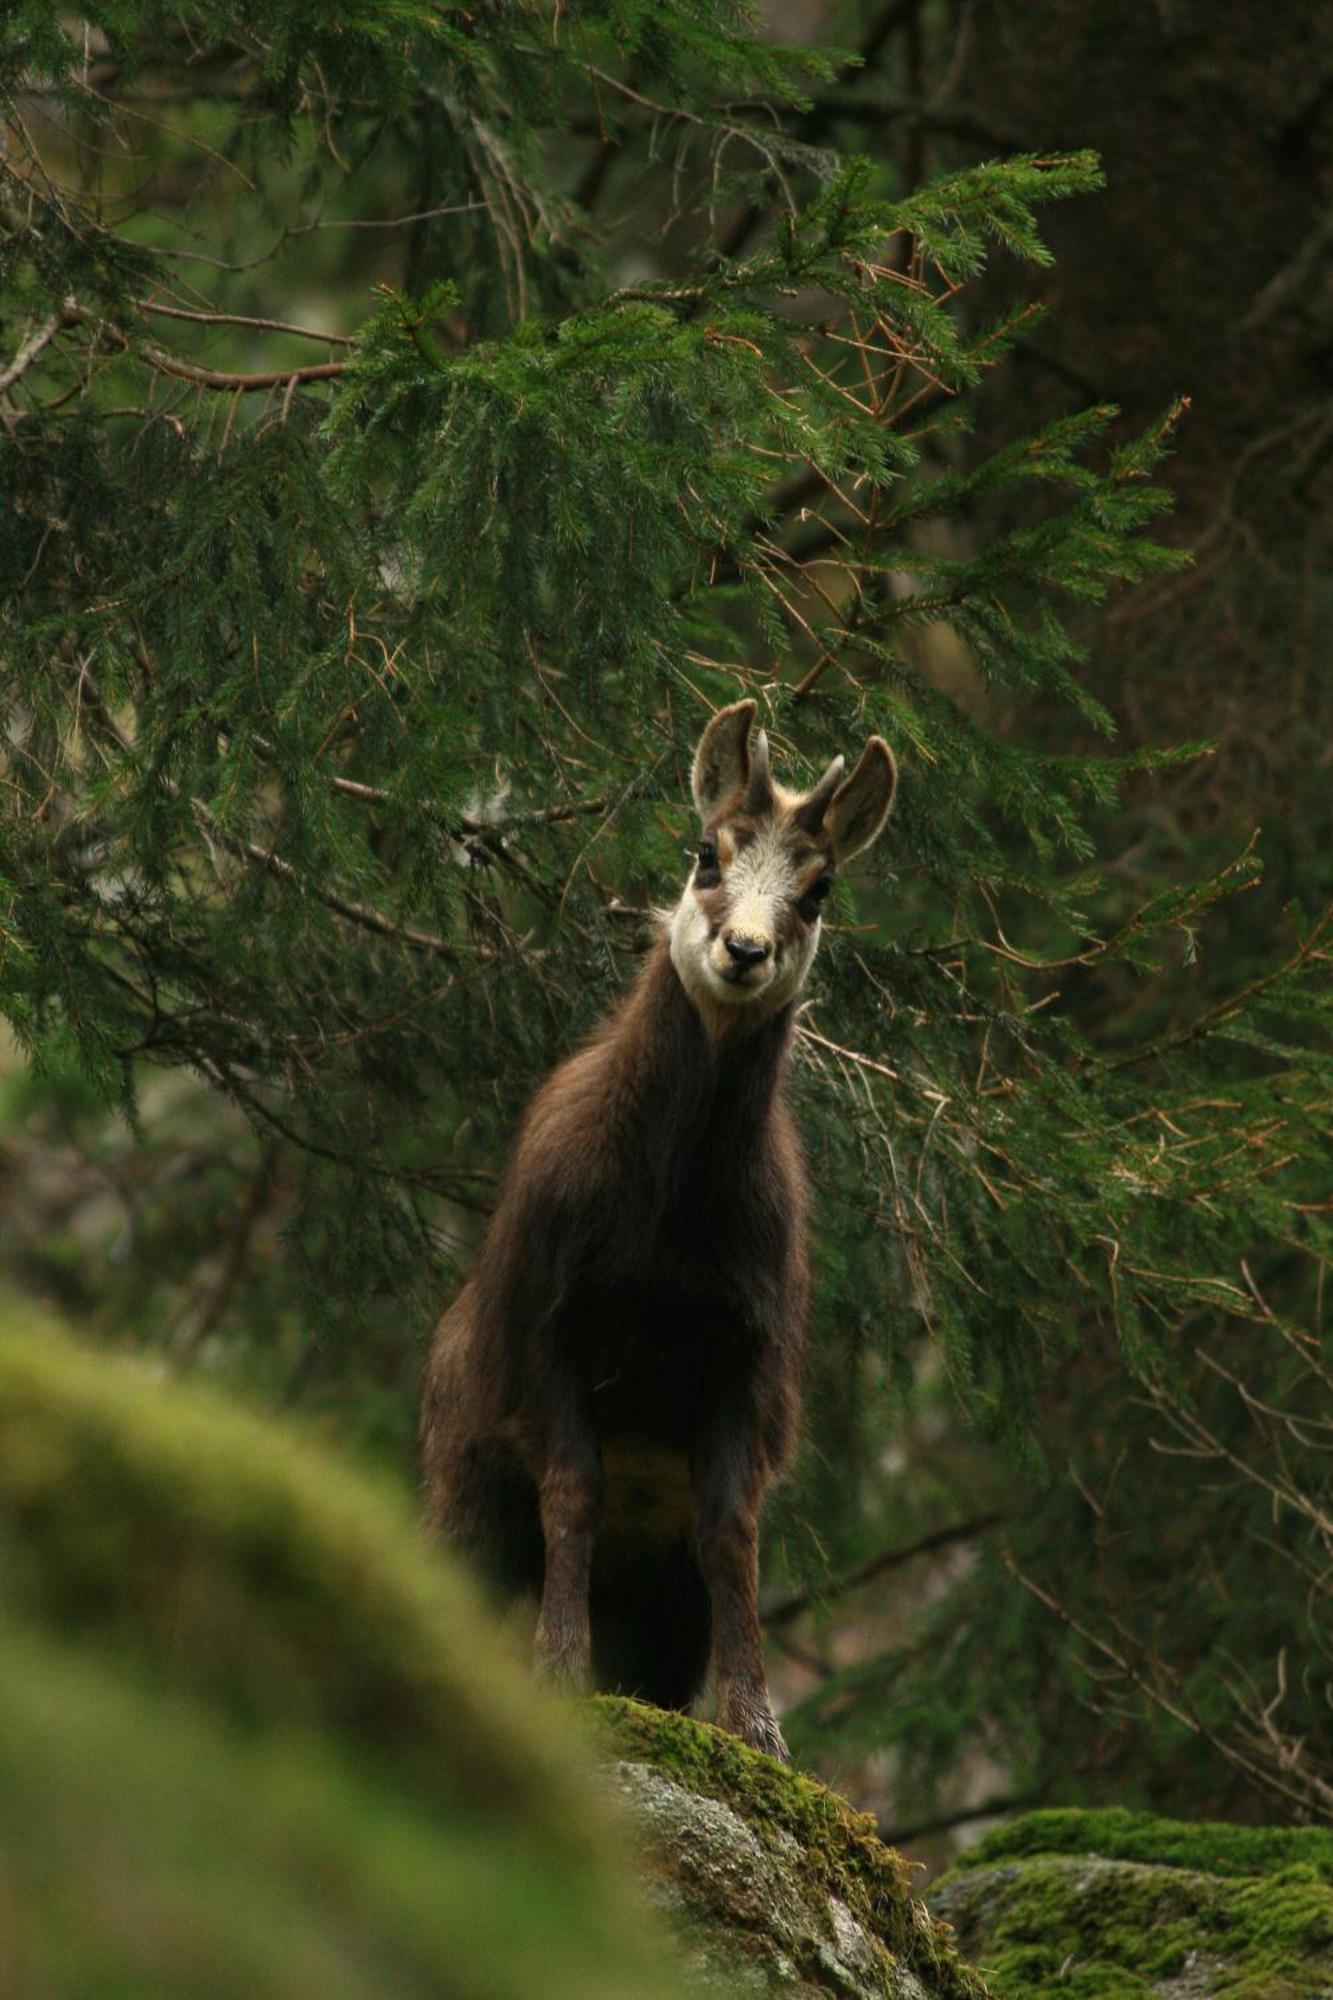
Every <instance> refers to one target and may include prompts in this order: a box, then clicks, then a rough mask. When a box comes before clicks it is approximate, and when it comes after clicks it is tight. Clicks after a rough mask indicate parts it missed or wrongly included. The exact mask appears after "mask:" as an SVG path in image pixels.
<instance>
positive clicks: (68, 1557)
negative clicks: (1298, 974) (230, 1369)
mask: <svg viewBox="0 0 1333 2000" xmlns="http://www.w3.org/2000/svg"><path fill="white" fill-rule="evenodd" d="M0 1629H3V1631H4V1638H3V1641H0V1911H4V1912H6V1914H7V1915H8V1913H9V1912H11V1911H12V1912H13V1913H14V1926H13V1927H14V1933H15V1935H14V1939H13V1942H12V1946H11V1947H10V1948H9V1958H10V1961H11V1964H10V1965H7V1966H6V1967H5V1972H6V1977H7V1980H8V1984H7V1985H6V1994H7V1996H8V1994H9V1993H11V1992H12V1993H13V1994H14V1995H15V2000H26V1996H28V1995H34V1996H35V1995H36V1994H39V1993H40V1994H42V1995H43V1996H47V1995H73V1994H78V1995H80V1996H84V1995H92V1994H95V1995H97V1996H98V2000H131V1996H133V2000H147V1996H151V1995H159V1994H161V1995H166V1994H172V1995H173V1996H174V1995H178V1994H181V1993H184V1992H189V1993H190V1994H191V1995H195V1994H198V1995H203V1996H213V1995H222V1994H231V1993H235V1994H241V1993H244V1994H246V1995H247V1996H249V1995H268V1994H272V1995H275V1996H286V1995H292V1996H295V1995H297V1994H301V1995H306V1994H312V1993H316V1992H317V1993H320V1994H328V1995H332V1996H342V1995H347V1996H353V1995H361V1994H366V1995H370V1994H375V1995H377V1996H385V2000H387V1997H388V1996H395V1995H400V1994H401V1995H410V1994H416V1993H422V1994H426V1993H429V1994H432V1995H435V1996H448V2000H454V1996H457V2000H531V1996H532V1995H534V1994H536V1993H540V1994H541V1995H542V1996H543V2000H560V1996H568V2000H575V1996H577V2000H601V1996H606V2000H612V1996H617V2000H619V1996H623V1995H624V1994H626V1993H628V1992H632V1993H634V1994H635V1995H636V1996H639V1995H643V1996H649V1997H651V1996H657V1995H665V1994H666V1993H668V1992H669V1991H673V1990H675V1989H674V1987H673V1985H672V1983H671V1981H670V1979H669V1977H668V1976H667V1975H666V1974H664V1973H663V1971H662V1969H661V1968H662V1966H663V1964H664V1960H663V1959H662V1957H661V1956H660V1955H659V1953H658V1951H657V1949H656V1940H655V1938H654V1937H653V1935H652V1934H651V1927H648V1928H649V1935H648V1936H647V1937H645V1936H644V1931H645V1922H644V1917H643V1912H642V1910H641V1908H640V1907H639V1905H638V1904H637V1902H636V1901H635V1899H634V1892H633V1890H632V1889H631V1888H630V1887H629V1885H628V1883H627V1881H626V1880H625V1879H624V1878H623V1877H622V1876H621V1875H620V1873H619V1872H618V1870H617V1868H616V1866H615V1865H614V1862H613V1857H612V1855H611V1852H610V1847H609V1844H608V1840H607V1836H606V1834H605V1832H604V1829H603V1826H602V1813H601V1812H600V1811H599V1809H598V1805H597V1802H596V1801H594V1800H593V1799H592V1798H591V1796H590V1795H589V1793H588V1791H587V1787H586V1783H585V1780H584V1779H583V1776H582V1773H581V1771H580V1769H579V1760H578V1749H577V1745H576V1743H575V1742H574V1740H573V1738H572V1737H571V1736H570V1735H569V1734H568V1733H567V1728H566V1722H565V1718H564V1717H563V1715H561V1714H560V1713H559V1711H558V1710H556V1709H555V1708H554V1707H553V1706H552V1705H550V1704H548V1703H546V1702H544V1701H541V1700H540V1699H539V1698H538V1696H537V1695H536V1693H535V1692H534V1691H533V1689H532V1688H531V1686H530V1684H529V1682H528V1681H527V1679H526V1677H525V1676H524V1675H523V1674H522V1673H521V1671H520V1670H519V1669H518V1667H517V1666H516V1665H515V1664H514V1663H513V1662H511V1661H509V1660H508V1659H506V1658H505V1657H504V1656H503V1655H502V1654H501V1653H500V1652H499V1651H498V1650H497V1648H496V1646H495V1643H494V1641H493V1640H492V1639H491V1637H490V1636H489V1634H488V1633H487V1631H486V1628H485V1624H484V1620H483V1619H482V1617H481V1614H480V1612H479V1608H478V1606H477V1604H476V1602H475V1600H474V1597H473V1595H472V1593H471V1591H470V1590H469V1589H468V1588H466V1586H465V1585H464V1583H463V1582H462V1581H461V1580H460V1579H459V1578H457V1577H456V1576H454V1575H453V1574H452V1573H451V1572H450V1571H449V1570H447V1568H446V1567H445V1565H444V1564H443V1563H442V1562H441V1561H440V1560H439V1558H438V1557H437V1556H436V1554H435V1553H434V1552H433V1551H430V1550H427V1549H426V1548H425V1547H423V1546H422V1545H421V1544H420V1543H419V1541H418V1539H417V1535H416V1531H415V1529H414V1526H413V1524H412V1522H411V1520H410V1519H409V1518H408V1517H407V1515H406V1513H405V1510H404V1509H403V1508H402V1506H401V1504H398V1503H396V1502H395V1500H394V1498H393V1496H392V1495H390V1494H388V1493H385V1492H381V1491H379V1490H378V1489H376V1488H375V1487H374V1486H372V1485H370V1484H368V1483H367V1482H366V1481H365V1480H364V1479H362V1478H360V1477H359V1476H355V1475H353V1474H352V1473H350V1472H349V1471H347V1470H346V1469H345V1468H344V1467H342V1466H341V1465H339V1464H338V1462H337V1461H336V1460H333V1459H331V1458H328V1457H326V1456H325V1455H324V1454H322V1453H320V1452H319V1451H317V1450H316V1449H315V1448H313V1447H312V1446H310V1445H309V1444H308V1443H306V1442H305V1441H304V1440H302V1439H301V1438H300V1437H298V1436H294V1435H293V1434H291V1433H290V1432H289V1431H287V1430H285V1429H283V1428H282V1427H280V1426H278V1425H276V1424H266V1423H263V1422H260V1421H258V1420H256V1419H253V1418H250V1417H247V1416H244V1415H242V1414H241V1413H239V1412H236V1411H233V1410H229V1409H227V1408H225V1407H223V1406H219V1405H214V1404H212V1403H210V1402H209V1401H208V1400H207V1399H205V1398H203V1397H200V1396H198V1395H196V1394H190V1393H186V1392H184V1391H182V1390H180V1389H179V1388H176V1387H174V1386H168V1385H165V1384H163V1383H161V1382H159V1381H158V1380H156V1379H155V1378H153V1377H151V1376H149V1375H147V1374H146V1373H144V1372H143V1371H142V1370H140V1369H139V1368H137V1367H135V1366H133V1365H131V1364H126V1363H123V1362H117V1361H114V1360H108V1359H105V1358H101V1357H98V1356H95V1355H93V1354H90V1353H86V1352H82V1351H80V1350H79V1349H78V1348H76V1347H74V1346H73V1345H72V1344H71V1343H69V1342H68V1341H67V1340H66V1339H65V1338H64V1337H63V1335H62V1334H61V1333H60V1332H59V1331H58V1330H57V1329H56V1328H55V1327H53V1326H52V1325H51V1323H50V1322H49V1321H46V1320H42V1319H35V1318H34V1317H33V1316H32V1315H31V1314H30V1313H28V1312H27V1311H26V1310H25V1309H21V1308H17V1307H14V1308H12V1309H11V1308H9V1307H7V1306H6V1305H5V1304H3V1303H0ZM11 1967H12V1969H11Z"/></svg>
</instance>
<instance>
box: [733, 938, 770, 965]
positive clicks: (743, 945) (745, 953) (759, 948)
mask: <svg viewBox="0 0 1333 2000" xmlns="http://www.w3.org/2000/svg"><path fill="white" fill-rule="evenodd" d="M725 943H726V947H727V950H728V951H729V952H730V953H731V956H732V957H733V958H734V959H735V961H736V963H737V965H759V964H760V963H761V962H762V961H763V960H764V959H766V958H767V957H768V946H767V945H766V944H760V943H759V942H758V940H757V939H755V938H741V937H729V938H727V939H726V940H725Z"/></svg>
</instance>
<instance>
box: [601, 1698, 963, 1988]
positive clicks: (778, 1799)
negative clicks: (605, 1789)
mask: <svg viewBox="0 0 1333 2000" xmlns="http://www.w3.org/2000/svg"><path fill="white" fill-rule="evenodd" d="M589 1707H590V1709H591V1711H592V1715H593V1720H594V1729H595V1731H596V1734H597V1736H598V1738H599V1740H600V1742H601V1743H602V1745H603V1746H604V1748H605V1749H607V1750H610V1751H611V1752H613V1753H614V1755H615V1756H617V1757H621V1758H626V1759H629V1760H630V1761H632V1762H639V1763H645V1764H649V1765H651V1766H653V1767H654V1768H655V1769H656V1770H659V1771H661V1772H663V1773H664V1775H666V1776H668V1777H672V1778H675V1779H676V1780H677V1781H678V1782H679V1783H680V1784H681V1785H683V1786H684V1787H685V1788H686V1789H687V1790H688V1791H692V1792H697V1793H699V1794H701V1795H702V1796H704V1797H705V1798H712V1799H717V1800H720V1801H721V1802H722V1803H723V1804H724V1805H728V1806H730V1807H732V1808H733V1809H734V1810H735V1811H736V1812H737V1813H739V1814H740V1816H741V1817H742V1818H743V1819H744V1820H745V1822H746V1824H747V1825H748V1826H749V1827H750V1828H751V1829H752V1831H753V1832H754V1833H755V1835H756V1836H757V1837H758V1839H759V1840H760V1841H761V1842H762V1843H763V1844H764V1846H765V1847H766V1848H768V1849H769V1850H770V1851H781V1853H782V1854H783V1858H784V1862H785V1863H786V1865H789V1866H790V1865H795V1864H793V1863H791V1861H790V1848H789V1845H788V1842H789V1841H790V1840H795V1841H796V1842H797V1843H798V1845H799V1847H800V1849H801V1850H802V1854H803V1857H804V1858H803V1862H802V1863H801V1866H802V1867H803V1868H804V1871H805V1873H806V1876H807V1878H808V1879H810V1880H811V1881H813V1882H814V1883H815V1884H816V1885H817V1886H818V1887H819V1888H820V1889H821V1890H822V1891H823V1892H824V1894H825V1895H828V1896H836V1897H837V1898H838V1899H839V1900H840V1901H841V1902H842V1903H844V1904H845V1905H846V1906H847V1908H848V1909H849V1910H850V1912H851V1914H852V1916H853V1917H855V1918H856V1919H857V1921H858V1922H860V1923H861V1924H862V1925H863V1926H864V1927H865V1928H866V1929H867V1930H868V1931H870V1932H872V1933H873V1935H874V1936H876V1937H877V1938H878V1939H879V1940H880V1941H881V1942H882V1943H883V1945H884V1947H885V1949H886V1951H887V1952H888V1953H889V1954H890V1955H891V1956H892V1957H893V1958H894V1959H895V1960H896V1961H897V1962H898V1963H900V1964H902V1965H904V1966H906V1967H908V1968H909V1969H910V1970H911V1971H913V1972H914V1973H916V1974H917V1976H918V1977H919V1978H922V1979H923V1980H924V1981H925V1983H926V1984H927V1985H928V1987H929V1990H930V1992H931V1994H932V1995H938V1996H940V2000H977V1996H981V1995H983V1994H984V1993H985V1986H984V1984H983V1983H982V1981H981V1980H980V1979H979V1978H978V1977H977V1975H976V1974H975V1973H973V1972H972V1971H971V1970H970V1969H969V1968H968V1967H967V1966H966V1965H964V1964H963V1962H962V1960H961V1959H960V1958H959V1956H958V1954H957V1952H956V1951H955V1950H954V1948H953V1946H952V1943H951V1942H950V1939H949V1934H948V1932H947V1931H945V1930H944V1929H943V1928H942V1927H941V1926H939V1925H937V1924H935V1923H933V1922H931V1920H930V1919H929V1918H928V1917H927V1916H926V1913H925V1911H924V1909H923V1907H922V1905H921V1904H920V1903H919V1902H918V1901H917V1900H916V1899H915V1898H914V1897H913V1895H912V1893H911V1888H910V1876H909V1871H908V1867H907V1864H906V1863H905V1862H904V1861H903V1860H902V1859H901V1858H900V1857H899V1856H898V1855H897V1854H896V1853H894V1851H893V1849H892V1848H889V1847H886V1846H885V1845H884V1843H883V1842H882V1841H881V1840H880V1839H879V1837H878V1834H877V1832H876V1828H875V1822H874V1820H873V1819H872V1818H871V1817H870V1816H869V1815H868V1814H865V1813H857V1812H854V1811H853V1810H852V1808H851V1807H850V1806H849V1805H848V1804H847V1803H846V1801H845V1800H843V1799H840V1798H838V1797H837V1796H836V1794H835V1793H833V1792H830V1791H829V1790H828V1789H827V1788H826V1787H825V1786H823V1785H821V1784H819V1783H818V1782H817V1781H816V1780H814V1779H813V1778H806V1777H803V1776H801V1775H800V1774H799V1773H798V1772H795V1771H791V1770H788V1769H787V1768H786V1767H785V1766H783V1765H781V1764H777V1763H775V1762H774V1761H773V1759H772V1758H771V1757H765V1756H762V1755H761V1754H760V1753H759V1752H758V1751H755V1750H751V1749H749V1748H748V1747H747V1746H746V1745H745V1744H743V1743H741V1742H739V1741H738V1740H737V1738H736V1737H734V1736H731V1735H728V1734H727V1733H726V1731H724V1730H720V1729H714V1728H712V1727H711V1726H710V1725H709V1724H708V1723H703V1722H696V1721H694V1720H693V1719H692V1718H691V1717H689V1716H684V1715H676V1714H667V1713H664V1712H663V1711H662V1710H660V1709H655V1708H649V1707H647V1706H645V1705H644V1704H643V1703H642V1702H636V1701H627V1700H623V1699H621V1698H618V1697H615V1696H610V1695H601V1696H598V1697H596V1698H595V1699H594V1700H593V1701H592V1702H591V1703H590V1704H589Z"/></svg>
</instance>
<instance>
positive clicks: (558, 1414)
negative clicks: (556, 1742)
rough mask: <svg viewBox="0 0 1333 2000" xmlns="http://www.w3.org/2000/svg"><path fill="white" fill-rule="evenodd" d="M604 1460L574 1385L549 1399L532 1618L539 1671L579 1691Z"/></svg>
mask: <svg viewBox="0 0 1333 2000" xmlns="http://www.w3.org/2000/svg"><path fill="white" fill-rule="evenodd" d="M602 1489H603V1479H602V1462H601V1454H600V1452H599V1450H598V1447H597V1436H596V1432H595V1431H594V1429H593V1425H592V1419H591V1417H590V1415H589V1413H588V1411H587V1408H586V1407H585V1405H584V1402H583V1399H582V1397H581V1396H580V1395H579V1393H578V1391H577V1389H576V1388H575V1387H574V1386H573V1385H572V1384H565V1385H562V1387H561V1389H560V1390H559V1391H558V1392H557V1394H556V1395H555V1396H554V1398H553V1401H552V1407H551V1420H550V1426H549V1429H548V1431H547V1437H546V1462H545V1466H544V1468H543V1471H542V1477H541V1483H540V1501H541V1521H542V1537H543V1540H544V1542H545V1545H546V1575H545V1581H544V1583H543V1586H542V1602H541V1612H540V1615H539V1617H538V1619H537V1640H536V1656H537V1667H538V1671H539V1672H540V1673H541V1674H542V1675H543V1677H544V1678H545V1679H547V1680H549V1681H551V1682H552V1683H553V1684H554V1685H555V1686H557V1687H561V1688H567V1689H569V1690H570V1691H572V1692H575V1693H583V1692H585V1691H586V1690H587V1688H588V1687H589V1685H590V1684H591V1679H592V1634H591V1628H590V1626H589V1621H588V1581H589V1577H590V1575H591V1572H592V1551H593V1543H594V1541H595V1539H596V1535H597V1523H598V1521H599V1519H600V1517H601V1512H602Z"/></svg>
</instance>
